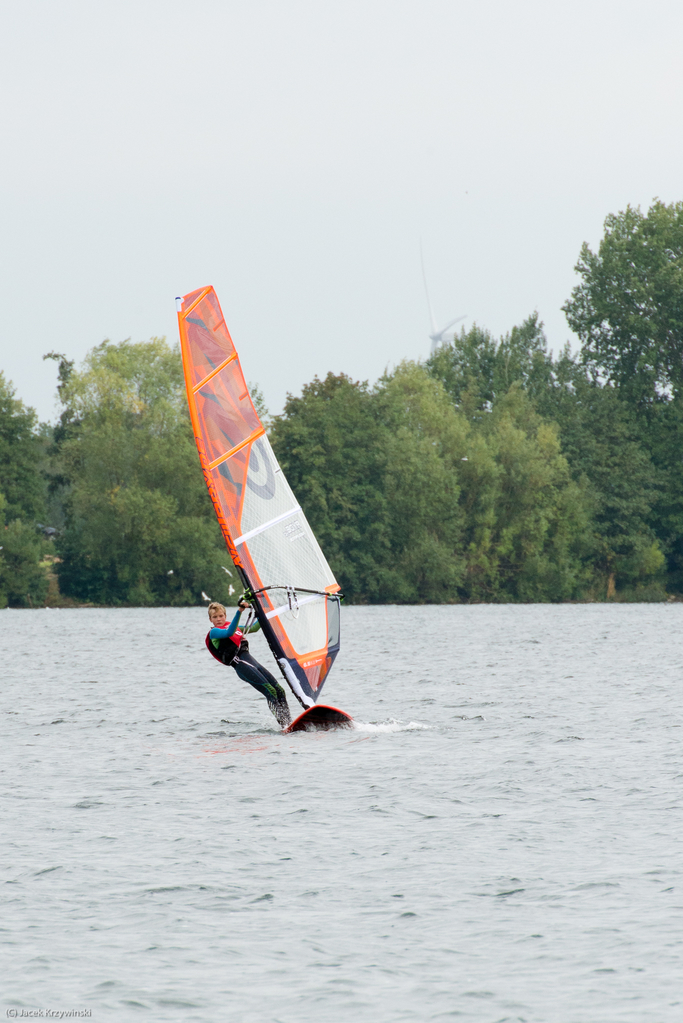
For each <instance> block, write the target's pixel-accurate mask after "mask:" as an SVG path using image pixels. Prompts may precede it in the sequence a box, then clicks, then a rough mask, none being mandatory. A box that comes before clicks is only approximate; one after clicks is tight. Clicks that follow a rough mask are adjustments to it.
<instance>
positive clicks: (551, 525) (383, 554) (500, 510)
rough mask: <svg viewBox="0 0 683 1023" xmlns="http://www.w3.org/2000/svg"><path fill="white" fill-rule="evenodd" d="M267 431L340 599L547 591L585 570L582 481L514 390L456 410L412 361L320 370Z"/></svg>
mask: <svg viewBox="0 0 683 1023" xmlns="http://www.w3.org/2000/svg"><path fill="white" fill-rule="evenodd" d="M271 439H272V441H273V445H274V447H275V450H276V453H277V455H278V457H279V458H280V460H281V462H282V465H283V468H284V469H285V472H286V473H287V476H288V478H289V479H290V482H291V483H292V486H293V488H294V490H295V492H296V494H297V496H298V497H299V500H300V501H301V503H302V506H303V507H304V510H305V511H306V514H307V515H308V516H309V518H310V519H311V524H312V526H313V529H314V531H315V532H316V533H317V535H318V537H319V538H320V540H321V542H322V544H323V547H324V549H325V551H326V553H327V555H328V558H329V560H330V563H331V565H332V567H333V569H334V571H335V572H336V573H337V574H338V577H339V579H340V582H341V584H342V588H343V589H344V592H345V593H346V594H347V595H348V596H349V598H350V599H352V600H355V601H359V602H387V601H399V602H408V603H417V602H424V601H430V602H442V601H454V600H462V599H465V600H531V599H533V600H560V599H565V598H567V597H573V596H576V595H577V593H578V592H579V589H580V586H581V585H582V583H584V582H585V580H586V577H587V575H588V574H589V571H588V570H587V569H586V568H585V566H584V562H583V560H582V558H583V555H584V543H583V539H582V538H583V532H584V530H585V524H586V511H585V507H584V504H585V502H584V499H583V494H582V491H581V489H580V487H579V486H578V485H577V484H576V483H575V482H574V481H573V480H572V479H571V477H570V474H569V470H568V466H567V463H566V460H565V459H564V458H563V457H562V455H561V454H560V450H559V441H558V439H557V431H556V429H555V428H554V427H553V426H552V425H548V424H546V423H544V422H543V421H542V420H541V418H540V416H538V415H537V414H536V413H535V412H534V411H533V408H532V407H531V404H530V402H529V400H528V399H527V398H526V396H525V395H524V394H523V392H522V391H521V389H520V388H519V387H516V388H515V389H513V391H512V392H511V393H510V394H508V395H507V396H506V397H505V398H504V400H503V401H502V402H501V404H500V407H499V408H498V407H497V408H496V410H495V411H494V413H493V414H492V415H491V416H479V417H478V419H477V420H476V421H468V419H467V418H466V417H465V415H464V414H463V413H462V412H461V411H459V410H458V409H456V408H455V407H454V405H453V403H452V402H451V401H450V400H449V396H448V395H447V393H446V391H445V389H444V387H443V386H442V385H441V384H440V382H438V381H437V380H435V379H433V377H430V375H429V374H428V373H426V372H425V370H424V369H423V368H422V367H420V366H416V365H415V364H414V363H403V364H402V365H401V366H399V367H398V369H397V370H396V371H395V372H394V373H392V374H389V375H387V376H386V377H384V378H383V379H382V380H381V381H380V382H379V384H378V385H377V387H375V388H374V389H372V390H370V388H369V387H368V386H367V384H359V383H354V382H353V381H351V380H349V378H348V377H345V376H338V377H335V376H333V375H332V374H330V375H329V376H328V377H327V378H326V380H324V381H320V380H317V379H316V380H315V381H314V382H313V383H312V384H310V385H308V386H307V387H306V388H304V392H303V394H302V396H301V398H292V397H290V398H289V400H288V402H287V405H286V407H285V411H284V414H283V415H282V416H280V417H277V418H276V420H275V422H274V425H273V428H272V431H271Z"/></svg>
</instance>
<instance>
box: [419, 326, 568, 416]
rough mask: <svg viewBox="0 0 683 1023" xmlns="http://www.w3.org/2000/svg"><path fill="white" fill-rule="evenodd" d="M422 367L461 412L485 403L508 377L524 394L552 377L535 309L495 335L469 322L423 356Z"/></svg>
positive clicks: (498, 392)
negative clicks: (500, 333)
mask: <svg viewBox="0 0 683 1023" xmlns="http://www.w3.org/2000/svg"><path fill="white" fill-rule="evenodd" d="M426 368H427V370H428V372H429V373H430V374H431V375H432V376H433V377H434V378H435V379H437V380H440V381H441V383H442V384H443V385H444V387H445V388H446V391H447V392H448V394H449V395H450V396H451V398H452V400H453V401H454V403H455V404H456V405H457V406H459V407H462V409H463V411H464V412H465V414H467V415H472V414H473V412H474V411H475V410H477V409H483V408H490V407H491V405H492V403H493V402H494V401H495V400H496V398H498V397H500V396H501V395H503V394H506V393H507V391H508V390H509V389H510V387H511V386H512V385H513V384H514V383H519V384H521V385H522V386H523V387H524V389H525V390H526V391H527V393H528V394H530V395H532V396H534V395H536V394H537V393H541V392H542V391H543V390H544V389H545V388H546V387H547V386H548V385H549V382H550V380H551V378H552V358H551V357H550V356H549V354H548V347H547V341H546V337H545V334H544V332H543V324H542V323H541V322H540V320H539V318H538V314H537V313H533V314H532V315H531V316H529V317H528V318H527V319H526V320H525V321H524V323H522V324H521V326H519V327H513V328H512V330H511V331H510V333H509V334H506V335H505V337H502V338H501V339H500V341H496V340H495V338H494V337H493V335H492V334H491V333H489V331H487V330H483V329H482V328H481V327H479V326H477V324H476V323H475V324H474V326H472V327H471V328H470V330H468V331H465V329H464V328H463V329H462V330H461V332H460V334H456V335H455V337H454V339H453V341H452V343H450V344H444V345H441V346H440V347H439V348H438V349H437V350H436V352H434V354H433V355H432V356H431V357H430V358H429V359H428V360H427V362H426Z"/></svg>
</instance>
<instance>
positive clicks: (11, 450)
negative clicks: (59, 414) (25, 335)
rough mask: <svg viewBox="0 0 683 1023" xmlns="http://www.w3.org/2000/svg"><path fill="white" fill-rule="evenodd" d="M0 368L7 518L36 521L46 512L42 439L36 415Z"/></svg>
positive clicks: (0, 454) (0, 451) (0, 461)
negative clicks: (42, 469)
mask: <svg viewBox="0 0 683 1023" xmlns="http://www.w3.org/2000/svg"><path fill="white" fill-rule="evenodd" d="M15 393H16V392H15V390H14V388H13V387H12V385H11V384H10V383H9V382H8V381H7V380H6V379H5V376H4V374H3V373H2V372H1V371H0V488H1V489H2V492H3V494H4V496H5V501H6V506H5V516H6V518H7V520H8V521H10V520H14V519H17V518H20V519H22V520H26V521H30V522H35V521H36V520H37V519H40V518H42V516H43V515H44V514H45V479H44V477H43V475H42V474H41V468H42V463H43V460H44V457H45V443H44V441H43V440H42V439H41V437H40V434H39V433H38V431H37V422H38V417H37V416H36V413H35V411H34V410H33V409H32V408H27V407H26V406H25V405H24V403H23V402H22V401H20V400H19V399H18V398H16V397H15Z"/></svg>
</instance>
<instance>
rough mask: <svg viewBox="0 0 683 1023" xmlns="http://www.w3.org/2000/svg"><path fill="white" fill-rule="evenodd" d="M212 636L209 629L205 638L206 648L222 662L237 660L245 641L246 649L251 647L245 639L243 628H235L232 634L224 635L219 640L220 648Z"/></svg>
mask: <svg viewBox="0 0 683 1023" xmlns="http://www.w3.org/2000/svg"><path fill="white" fill-rule="evenodd" d="M210 637H211V630H210V629H209V631H208V632H207V634H206V639H205V640H204V642H205V643H206V649H207V650H208V651H209V653H210V654H211V655H212V656H213V657H215V658H216V660H217V661H220V662H221V664H232V663H233V661H234V660H236V658H237V655H238V653H239V652H240V648H241V646H242V643H243V642H244V643H245V644H246V649H247V650H248V649H249V644H248V643H247V642H246V640H245V639H244V633H243V632H242V630H241V629H235V631H234V632H233V634H232V636H225V637H222V638H221V639H220V640H219V641H218V649H216V647H215V646H214V645H213V643H212V641H211V638H210Z"/></svg>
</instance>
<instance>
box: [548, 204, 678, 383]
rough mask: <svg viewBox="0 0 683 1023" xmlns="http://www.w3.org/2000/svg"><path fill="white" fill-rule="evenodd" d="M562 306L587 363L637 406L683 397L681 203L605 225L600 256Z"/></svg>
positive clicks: (586, 260)
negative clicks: (668, 398)
mask: <svg viewBox="0 0 683 1023" xmlns="http://www.w3.org/2000/svg"><path fill="white" fill-rule="evenodd" d="M575 269H576V271H577V273H578V274H579V275H580V276H581V278H582V280H581V283H580V284H579V285H577V287H576V288H574V290H573V292H572V297H571V299H570V300H569V301H568V302H567V303H566V304H565V305H564V306H563V308H564V311H565V313H566V315H567V320H568V322H569V325H570V327H571V328H572V330H573V331H575V333H576V334H578V336H579V337H580V339H581V342H582V346H583V356H584V358H585V359H586V360H592V361H594V362H595V365H596V366H598V367H599V369H600V370H601V371H603V372H604V373H605V374H606V376H607V378H608V379H609V380H611V381H612V382H614V383H615V384H617V385H618V386H619V388H620V389H622V390H624V391H625V392H627V393H628V395H629V397H630V398H631V399H632V400H634V401H635V402H637V403H642V402H652V401H653V400H656V399H657V398H658V397H661V396H662V395H666V394H668V393H673V394H674V395H678V396H680V395H681V394H682V393H683V202H678V203H672V204H671V205H670V206H667V205H665V204H664V203H662V202H659V201H655V202H654V203H653V205H652V206H651V207H650V209H649V211H648V212H647V214H643V213H642V212H641V211H640V208H637V209H633V208H632V207H631V206H627V208H626V209H625V210H624V211H622V212H621V213H618V214H612V215H610V216H608V217H607V219H606V220H605V234H604V237H603V239H602V241H601V242H600V246H599V248H598V251H597V253H594V252H592V251H591V249H590V248H589V247H588V245H586V244H585V243H584V245H583V247H582V249H581V255H580V257H579V261H578V263H577V265H576V267H575Z"/></svg>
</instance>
